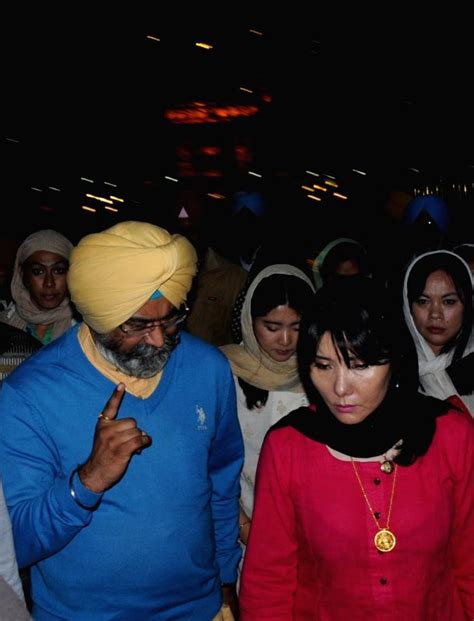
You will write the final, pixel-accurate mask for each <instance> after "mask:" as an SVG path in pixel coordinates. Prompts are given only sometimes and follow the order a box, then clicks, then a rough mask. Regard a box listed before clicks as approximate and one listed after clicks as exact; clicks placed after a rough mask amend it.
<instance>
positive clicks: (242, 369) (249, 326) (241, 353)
mask: <svg viewBox="0 0 474 621" xmlns="http://www.w3.org/2000/svg"><path fill="white" fill-rule="evenodd" d="M275 274H284V275H287V276H295V277H296V278H301V280H303V281H304V282H305V283H307V284H308V287H309V288H310V289H311V291H313V292H314V285H313V283H312V282H311V280H310V279H309V278H308V277H307V276H306V275H305V274H304V273H303V272H302V271H301V270H299V269H298V268H297V267H293V266H292V265H287V264H284V263H279V264H275V265H270V266H269V267H266V268H265V269H263V270H262V271H261V272H260V273H259V274H258V275H257V276H256V277H255V279H254V280H253V281H252V284H251V285H250V287H249V288H248V291H247V294H246V296H245V301H244V304H243V306H242V313H241V324H242V339H243V340H242V344H241V345H224V346H223V347H221V348H220V349H221V350H222V351H223V352H224V354H225V355H226V356H227V358H228V359H229V361H230V364H231V367H232V372H233V373H234V375H236V376H237V377H240V378H241V379H243V380H244V381H246V382H248V383H249V384H251V385H252V386H256V387H257V388H261V389H262V390H288V391H290V392H303V386H302V385H301V382H300V379H299V375H298V366H297V361H296V355H294V356H292V357H291V358H290V359H289V360H287V361H286V362H277V361H276V360H273V359H272V358H270V356H268V355H267V354H266V353H265V352H264V351H263V350H262V349H261V347H260V346H259V344H258V341H257V339H256V337H255V332H254V330H253V320H252V314H251V307H252V296H253V294H254V292H255V290H256V288H257V287H258V285H259V284H260V282H261V281H262V280H263V279H264V278H268V276H273V275H275ZM308 294H309V291H308Z"/></svg>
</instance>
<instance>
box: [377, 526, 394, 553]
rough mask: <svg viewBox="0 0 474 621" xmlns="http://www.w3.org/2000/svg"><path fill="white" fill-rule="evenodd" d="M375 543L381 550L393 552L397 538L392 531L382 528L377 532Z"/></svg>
mask: <svg viewBox="0 0 474 621" xmlns="http://www.w3.org/2000/svg"><path fill="white" fill-rule="evenodd" d="M374 543H375V547H376V548H377V550H379V552H391V551H392V550H393V548H394V547H395V545H396V543H397V540H396V538H395V535H394V534H393V533H392V531H390V530H387V529H386V528H382V529H380V530H379V531H378V532H377V533H376V534H375V537H374Z"/></svg>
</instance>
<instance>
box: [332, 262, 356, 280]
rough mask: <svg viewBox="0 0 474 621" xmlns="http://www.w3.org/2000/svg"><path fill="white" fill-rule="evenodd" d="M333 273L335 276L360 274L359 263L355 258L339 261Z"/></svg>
mask: <svg viewBox="0 0 474 621" xmlns="http://www.w3.org/2000/svg"><path fill="white" fill-rule="evenodd" d="M335 273H336V275H337V276H356V274H360V268H359V264H358V263H357V261H356V260H355V259H346V260H345V261H341V262H340V263H339V265H338V266H337V267H336V272H335Z"/></svg>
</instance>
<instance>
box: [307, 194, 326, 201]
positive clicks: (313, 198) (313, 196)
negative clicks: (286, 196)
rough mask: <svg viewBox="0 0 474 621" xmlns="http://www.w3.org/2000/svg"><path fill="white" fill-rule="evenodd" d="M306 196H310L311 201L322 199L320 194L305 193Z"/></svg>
mask: <svg viewBox="0 0 474 621" xmlns="http://www.w3.org/2000/svg"><path fill="white" fill-rule="evenodd" d="M306 196H307V197H308V198H311V199H312V200H313V201H322V200H323V199H322V198H321V197H320V196H315V195H314V194H306Z"/></svg>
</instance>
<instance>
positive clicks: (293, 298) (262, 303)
mask: <svg viewBox="0 0 474 621" xmlns="http://www.w3.org/2000/svg"><path fill="white" fill-rule="evenodd" d="M312 296H313V290H312V289H311V287H310V285H309V284H308V283H307V282H305V281H304V280H302V279H301V278H299V277H297V276H291V275H289V274H272V275H271V276H267V278H264V279H263V280H262V281H261V282H260V283H259V284H258V285H257V288H256V289H255V291H254V293H253V296H252V303H251V308H250V314H251V315H252V319H255V318H256V317H263V316H264V315H267V314H268V313H269V312H270V311H272V310H273V309H274V308H276V307H277V306H288V307H289V308H292V309H293V310H295V311H296V312H297V313H298V314H300V315H302V314H303V312H304V310H305V308H306V306H307V305H308V303H309V301H310V300H311V298H312ZM238 381H239V385H240V387H241V388H242V391H243V393H244V395H245V401H246V404H247V407H248V409H249V410H252V409H253V408H255V407H262V406H263V405H265V403H266V402H267V400H268V390H263V388H257V387H256V386H252V385H251V384H249V383H248V382H245V381H244V380H243V379H241V378H239V380H238Z"/></svg>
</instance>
